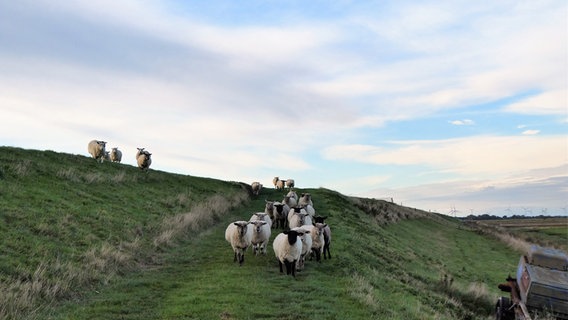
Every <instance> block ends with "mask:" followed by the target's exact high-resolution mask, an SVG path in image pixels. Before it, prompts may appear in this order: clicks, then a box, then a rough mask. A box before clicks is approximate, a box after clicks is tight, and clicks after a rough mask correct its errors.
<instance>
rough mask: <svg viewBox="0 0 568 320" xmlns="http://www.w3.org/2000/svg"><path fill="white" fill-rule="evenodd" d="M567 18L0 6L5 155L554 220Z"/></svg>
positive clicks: (562, 12)
mask: <svg viewBox="0 0 568 320" xmlns="http://www.w3.org/2000/svg"><path fill="white" fill-rule="evenodd" d="M567 16H568V4H567V3H566V2H565V1H564V0H560V1H547V0H544V1H518V0H515V1H508V0H503V1H347V0H345V1H343V0H338V1H294V0H292V1H270V0H268V1H266V0H265V1H254V0H253V1H225V0H220V1H173V0H164V1H130V0H121V1H115V0H98V1H63V0H49V1H44V0H33V1H28V0H19V1H9V0H0V91H1V94H0V145H4V146H14V147H20V148H25V149H38V150H53V151H57V152H64V153H70V154H79V155H85V156H89V154H88V152H87V144H88V142H89V141H90V140H93V139H97V140H104V141H107V149H110V148H112V147H118V148H119V149H120V150H122V152H123V161H122V162H123V163H125V164H130V165H135V152H136V148H137V147H144V148H146V150H148V151H150V152H151V153H152V166H151V169H155V170H162V171H167V172H173V173H180V174H185V175H192V176H200V177H211V178H216V179H222V180H228V181H242V182H247V183H252V182H253V181H259V182H261V183H262V184H263V185H264V186H265V187H272V178H273V177H274V176H279V177H280V178H281V179H288V178H292V179H294V180H295V181H296V186H297V187H298V188H319V187H324V188H329V189H333V190H337V191H339V192H341V193H343V194H346V195H352V196H361V197H372V198H378V199H391V198H392V199H393V201H394V202H396V203H399V204H402V205H405V206H410V207H415V208H420V209H424V210H430V211H435V212H440V213H443V214H448V215H454V216H466V215H469V214H474V215H480V214H492V215H509V216H510V215H514V214H525V215H540V214H546V215H568V214H567V208H568V92H567V90H568V89H567V87H568V49H567V47H568V45H567V43H568V18H567ZM314 202H315V203H317V199H314ZM316 209H317V208H316Z"/></svg>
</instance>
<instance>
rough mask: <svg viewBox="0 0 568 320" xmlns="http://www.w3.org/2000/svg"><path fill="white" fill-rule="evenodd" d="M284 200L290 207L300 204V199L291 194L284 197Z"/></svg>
mask: <svg viewBox="0 0 568 320" xmlns="http://www.w3.org/2000/svg"><path fill="white" fill-rule="evenodd" d="M282 202H283V203H285V204H286V205H287V206H288V207H290V208H293V207H295V206H296V205H297V204H298V201H297V200H296V199H294V198H292V197H290V196H288V195H287V196H285V197H284V199H282Z"/></svg>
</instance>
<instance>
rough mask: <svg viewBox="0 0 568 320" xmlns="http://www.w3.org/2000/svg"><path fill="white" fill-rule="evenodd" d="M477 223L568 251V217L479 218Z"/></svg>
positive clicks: (528, 240)
mask: <svg viewBox="0 0 568 320" xmlns="http://www.w3.org/2000/svg"><path fill="white" fill-rule="evenodd" d="M478 223H480V224H483V225H487V226H490V227H492V228H496V229H498V230H501V231H502V232H507V233H510V234H511V235H512V236H514V237H515V238H518V239H523V240H525V241H527V242H529V243H534V244H538V245H541V246H547V247H555V248H558V249H561V250H564V251H565V252H568V217H567V218H560V217H550V218H548V217H546V218H531V219H503V220H480V221H478Z"/></svg>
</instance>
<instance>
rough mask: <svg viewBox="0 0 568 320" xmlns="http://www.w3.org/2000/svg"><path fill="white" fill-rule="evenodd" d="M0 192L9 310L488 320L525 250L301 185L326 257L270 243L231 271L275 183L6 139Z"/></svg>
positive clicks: (439, 219) (22, 315)
mask: <svg viewBox="0 0 568 320" xmlns="http://www.w3.org/2000/svg"><path fill="white" fill-rule="evenodd" d="M297 181H299V179H297ZM0 187H1V189H0V208H1V209H0V210H1V211H0V218H1V221H2V223H1V224H0V240H1V242H0V250H1V253H2V259H1V260H0V292H1V293H2V294H1V295H0V318H7V319H490V318H491V316H492V310H493V305H494V302H495V300H496V298H497V296H498V295H499V294H500V293H499V291H498V289H497V284H499V283H501V282H503V280H504V278H506V277H507V275H508V274H509V273H512V272H514V271H515V268H516V263H517V261H518V256H519V252H517V251H515V250H513V249H511V248H510V247H509V246H507V245H505V244H503V243H502V242H500V241H499V240H497V239H496V238H494V237H491V236H487V235H485V234H482V233H480V232H478V231H477V230H476V229H473V228H470V227H468V226H466V225H464V224H462V223H460V221H458V220H456V219H452V218H449V217H446V216H442V215H438V214H434V213H429V212H424V211H421V210H416V209H412V208H405V207H401V206H397V205H396V204H392V203H388V202H385V201H380V200H372V199H355V198H350V197H346V196H344V195H341V194H339V193H337V192H334V191H332V190H327V189H319V188H318V189H313V188H308V189H300V190H299V191H308V192H310V193H312V196H313V199H314V206H315V208H316V211H317V213H318V214H321V215H327V216H329V218H328V223H329V224H330V226H331V228H332V232H333V242H332V248H331V249H332V255H333V258H332V259H331V260H324V261H322V262H319V263H318V262H316V261H308V262H307V263H306V269H305V270H304V271H302V272H300V273H299V274H298V275H297V277H296V278H295V279H294V278H292V277H291V276H286V275H281V274H280V273H279V271H278V263H277V262H276V259H275V258H274V256H273V252H272V249H271V244H270V245H269V250H268V255H267V256H260V257H254V256H252V255H251V252H250V251H249V252H247V255H246V260H245V263H244V265H243V266H240V267H239V266H238V265H236V264H234V263H233V254H232V250H231V248H230V245H229V244H228V243H227V242H226V241H225V239H224V230H225V228H226V226H227V224H228V223H230V222H231V221H234V220H242V219H248V218H249V217H250V215H251V214H252V213H253V212H256V211H263V208H264V200H265V199H269V200H281V198H282V196H283V192H282V191H276V190H273V189H264V190H263V192H262V193H261V195H260V196H259V197H250V195H249V193H248V192H247V188H246V186H245V185H243V184H242V183H237V182H225V181H219V180H214V179H208V178H199V177H192V176H185V175H177V174H170V173H166V172H160V171H155V170H150V172H148V173H144V172H140V171H139V170H138V169H137V168H133V167H131V166H127V165H121V164H113V163H103V164H99V163H96V162H95V161H94V160H93V159H89V158H87V157H84V156H79V155H69V154H63V153H56V152H51V151H45V152H40V151H33V150H22V149H18V148H7V147H0ZM277 232H280V231H279V230H273V235H272V238H274V236H275V234H276V233H277Z"/></svg>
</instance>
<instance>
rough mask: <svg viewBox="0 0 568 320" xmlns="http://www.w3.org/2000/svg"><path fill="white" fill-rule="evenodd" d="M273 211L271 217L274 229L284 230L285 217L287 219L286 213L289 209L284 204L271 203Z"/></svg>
mask: <svg viewBox="0 0 568 320" xmlns="http://www.w3.org/2000/svg"><path fill="white" fill-rule="evenodd" d="M272 205H273V209H272V215H273V217H274V225H273V226H274V228H278V227H280V228H285V227H286V217H288V213H289V212H290V207H288V205H286V204H285V203H281V202H278V201H274V202H273V204H272Z"/></svg>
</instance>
